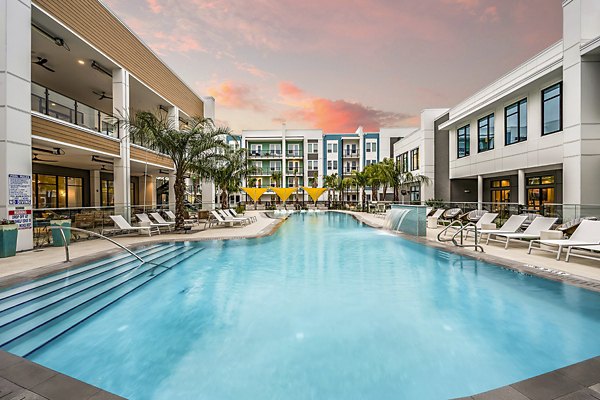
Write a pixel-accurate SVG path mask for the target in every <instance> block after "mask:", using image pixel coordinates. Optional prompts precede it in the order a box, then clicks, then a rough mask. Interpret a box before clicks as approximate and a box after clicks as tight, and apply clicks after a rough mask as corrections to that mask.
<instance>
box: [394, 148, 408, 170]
mask: <svg viewBox="0 0 600 400" xmlns="http://www.w3.org/2000/svg"><path fill="white" fill-rule="evenodd" d="M396 162H398V163H400V170H401V171H402V172H408V152H405V153H402V154H400V155H399V156H398V157H397V159H396Z"/></svg>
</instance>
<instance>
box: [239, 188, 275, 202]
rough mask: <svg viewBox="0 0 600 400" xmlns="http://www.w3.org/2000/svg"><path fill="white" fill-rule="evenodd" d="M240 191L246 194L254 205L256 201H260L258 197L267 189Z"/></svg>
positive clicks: (244, 189) (245, 189)
mask: <svg viewBox="0 0 600 400" xmlns="http://www.w3.org/2000/svg"><path fill="white" fill-rule="evenodd" d="M242 190H243V191H244V192H246V193H247V194H248V196H250V198H251V199H252V200H254V203H256V202H257V201H258V199H260V196H262V195H263V194H264V193H265V192H266V191H267V190H269V189H268V188H242Z"/></svg>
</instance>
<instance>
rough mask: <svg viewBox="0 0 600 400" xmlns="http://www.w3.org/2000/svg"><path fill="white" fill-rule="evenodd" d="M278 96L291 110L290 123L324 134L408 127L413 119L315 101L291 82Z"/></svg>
mask: <svg viewBox="0 0 600 400" xmlns="http://www.w3.org/2000/svg"><path fill="white" fill-rule="evenodd" d="M279 95H280V96H281V97H282V99H283V102H284V104H286V105H288V106H289V107H291V110H287V111H285V112H284V116H285V118H287V119H289V120H296V121H303V122H306V123H309V124H310V125H311V127H313V128H318V129H323V131H325V132H353V131H354V130H356V128H357V127H358V126H359V125H362V126H363V127H364V128H365V130H370V131H376V130H379V128H380V127H386V126H398V125H404V124H406V120H408V119H409V118H411V116H410V115H407V114H403V113H396V112H389V111H382V110H378V109H375V108H373V107H369V106H365V105H363V104H361V103H357V102H350V101H346V100H330V99H326V98H322V97H312V96H309V95H308V94H306V93H305V92H304V91H303V90H302V89H300V88H299V87H297V86H296V85H294V84H293V83H292V82H280V83H279Z"/></svg>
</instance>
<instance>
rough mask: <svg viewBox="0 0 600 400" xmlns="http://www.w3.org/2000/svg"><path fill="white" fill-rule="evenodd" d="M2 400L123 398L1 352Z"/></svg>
mask: <svg viewBox="0 0 600 400" xmlns="http://www.w3.org/2000/svg"><path fill="white" fill-rule="evenodd" d="M0 399H2V400H117V399H123V397H119V396H116V395H114V394H111V393H109V392H106V391H104V390H101V389H99V388H97V387H95V386H91V385H88V384H87V383H84V382H81V381H79V380H77V379H74V378H71V377H69V376H67V375H63V374H60V373H58V372H56V371H53V370H51V369H49V368H46V367H42V366H41V365H39V364H36V363H33V362H31V361H29V360H25V359H23V358H21V357H17V356H14V355H12V354H10V353H7V352H5V351H2V350H0Z"/></svg>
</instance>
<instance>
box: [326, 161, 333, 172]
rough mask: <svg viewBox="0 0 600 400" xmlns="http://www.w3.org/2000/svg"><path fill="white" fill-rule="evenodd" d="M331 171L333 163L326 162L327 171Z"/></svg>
mask: <svg viewBox="0 0 600 400" xmlns="http://www.w3.org/2000/svg"><path fill="white" fill-rule="evenodd" d="M332 169H333V161H331V160H329V161H327V170H328V171H331V170H332Z"/></svg>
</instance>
